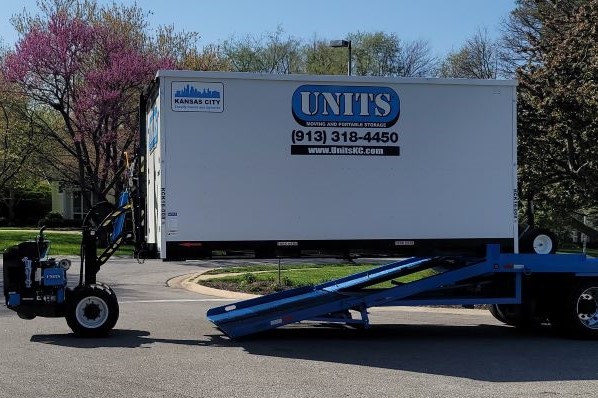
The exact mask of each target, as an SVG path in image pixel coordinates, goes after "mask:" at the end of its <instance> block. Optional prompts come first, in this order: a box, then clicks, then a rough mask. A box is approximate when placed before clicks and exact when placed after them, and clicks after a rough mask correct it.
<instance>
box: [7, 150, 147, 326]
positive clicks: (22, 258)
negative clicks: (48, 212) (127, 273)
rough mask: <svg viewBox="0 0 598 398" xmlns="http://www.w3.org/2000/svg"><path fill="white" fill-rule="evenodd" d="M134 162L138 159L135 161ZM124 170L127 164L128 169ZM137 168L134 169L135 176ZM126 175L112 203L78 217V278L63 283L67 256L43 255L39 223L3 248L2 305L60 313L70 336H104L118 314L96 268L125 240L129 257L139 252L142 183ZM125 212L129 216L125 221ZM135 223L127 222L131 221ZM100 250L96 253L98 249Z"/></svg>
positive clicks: (25, 313)
mask: <svg viewBox="0 0 598 398" xmlns="http://www.w3.org/2000/svg"><path fill="white" fill-rule="evenodd" d="M136 164H139V162H137V163H136ZM128 169H129V170H130V171H132V170H133V167H131V168H128ZM139 173H142V171H139V170H136V175H137V176H139V175H140V174H139ZM127 174H129V182H128V188H127V189H126V190H125V191H124V192H123V193H121V195H120V198H119V203H118V206H114V205H111V204H108V203H107V202H102V203H99V204H97V205H96V206H94V207H93V208H92V209H91V210H90V211H89V213H88V214H87V215H86V217H85V219H84V221H83V236H82V240H81V252H80V256H81V266H80V270H79V281H78V283H77V284H76V285H75V286H73V284H70V286H69V285H68V284H67V272H66V271H67V270H68V269H69V268H70V266H71V262H70V260H68V259H62V260H57V259H55V258H50V257H48V252H49V248H50V242H49V241H48V240H47V239H46V238H45V236H44V229H45V227H42V228H41V230H40V231H39V235H38V236H37V237H36V238H35V239H34V240H32V241H26V242H21V243H19V244H18V245H15V246H11V247H9V248H8V249H6V250H5V251H4V256H3V262H4V263H3V278H4V298H5V300H6V306H7V307H8V308H9V309H11V310H13V311H16V312H17V314H18V315H19V317H21V318H23V319H33V318H35V317H38V316H39V317H64V318H66V322H67V324H68V326H69V327H70V328H71V329H72V330H73V332H74V333H75V334H76V335H79V336H83V337H99V336H104V335H106V334H108V332H110V330H112V328H113V327H114V325H115V324H116V321H117V320H118V315H119V306H118V301H117V299H116V295H115V294H114V291H113V290H112V289H111V288H110V287H109V286H108V285H106V284H104V283H101V282H98V281H97V279H96V276H97V274H98V271H99V270H100V267H101V266H102V265H103V264H105V263H106V261H108V259H109V258H110V257H111V256H112V255H113V254H114V253H115V252H116V250H117V249H118V248H119V247H120V246H121V245H122V244H123V243H125V242H130V241H131V240H133V239H134V241H135V256H136V257H137V258H139V257H140V255H141V254H140V253H141V252H142V247H141V245H142V244H141V243H140V242H141V240H140V239H137V238H135V237H136V236H141V234H142V233H143V228H144V225H143V224H144V223H143V222H142V220H143V213H142V212H143V201H142V200H140V195H141V194H142V193H141V190H142V189H143V188H144V184H141V186H139V184H138V181H139V178H136V179H134V178H133V177H132V176H133V173H132V172H131V173H127ZM127 215H131V216H132V221H131V222H129V221H128V220H126V216H127ZM135 219H136V221H137V222H133V221H135ZM100 246H101V247H103V249H101V250H102V251H101V253H100V254H98V252H99V248H100Z"/></svg>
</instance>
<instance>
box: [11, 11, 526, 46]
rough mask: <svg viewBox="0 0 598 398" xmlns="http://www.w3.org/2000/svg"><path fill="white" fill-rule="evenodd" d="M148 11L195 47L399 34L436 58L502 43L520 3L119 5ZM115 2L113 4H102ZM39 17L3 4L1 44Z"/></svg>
mask: <svg viewBox="0 0 598 398" xmlns="http://www.w3.org/2000/svg"><path fill="white" fill-rule="evenodd" d="M116 2H117V3H122V4H127V5H130V4H133V3H135V2H136V3H137V4H138V5H139V6H140V7H141V8H142V9H143V10H145V11H151V12H152V14H151V15H150V16H149V18H148V20H149V22H150V25H151V27H154V28H155V27H157V26H159V25H171V24H174V26H175V29H176V30H178V31H195V32H198V33H199V34H200V36H201V38H200V40H199V42H198V44H199V46H200V47H203V46H204V45H207V44H217V43H218V42H221V41H223V40H226V39H230V38H231V37H237V38H243V37H245V36H247V35H255V36H259V35H261V34H264V33H267V32H273V31H275V30H276V29H277V28H278V27H279V26H280V27H282V29H283V30H284V33H285V36H287V35H289V36H293V37H296V38H298V39H303V40H306V41H307V40H311V39H313V38H314V37H315V38H318V39H325V40H335V39H343V38H345V36H346V35H347V33H355V32H358V31H360V32H378V31H382V32H385V33H395V34H397V35H398V37H399V38H401V39H403V40H407V41H413V40H420V39H422V40H425V41H427V42H428V43H429V44H430V48H431V50H432V53H433V55H435V56H439V57H442V56H445V55H446V54H447V53H448V52H450V51H454V50H457V49H459V48H460V47H461V45H463V44H464V43H465V41H466V40H467V39H468V38H470V37H472V36H473V35H474V34H475V33H476V32H477V31H478V30H479V29H487V32H488V36H489V37H490V38H495V37H498V36H499V34H500V24H501V22H502V21H503V20H504V19H505V18H506V17H507V16H508V14H509V12H510V11H511V10H512V9H513V8H514V7H515V0H373V1H372V0H370V1H363V0H361V1H357V0H344V1H340V0H300V1H297V2H286V1H283V0H252V1H243V0H212V1H205V0H137V1H135V0H120V1H116ZM99 3H112V0H99ZM24 8H25V9H27V10H28V11H29V12H31V13H35V12H36V10H37V7H36V1H35V0H2V6H1V7H0V38H2V40H3V42H4V44H5V45H8V46H9V47H12V46H13V45H14V43H15V42H16V41H17V39H18V36H17V34H16V32H15V31H14V29H13V27H12V25H11V24H10V17H11V16H12V15H14V14H15V13H19V12H21V11H22V10H23V9H24Z"/></svg>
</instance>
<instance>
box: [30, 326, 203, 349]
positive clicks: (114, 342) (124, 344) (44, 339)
mask: <svg viewBox="0 0 598 398" xmlns="http://www.w3.org/2000/svg"><path fill="white" fill-rule="evenodd" d="M31 342H33V343H42V344H51V345H57V346H62V347H74V348H99V347H113V348H138V347H142V346H146V345H148V344H154V343H166V344H178V345H187V346H198V345H201V342H200V341H198V340H174V339H158V338H153V337H151V334H150V332H148V331H145V330H122V329H114V330H112V332H111V333H110V335H109V336H107V337H101V338H84V337H78V336H76V335H74V334H73V333H68V334H48V335H34V336H31Z"/></svg>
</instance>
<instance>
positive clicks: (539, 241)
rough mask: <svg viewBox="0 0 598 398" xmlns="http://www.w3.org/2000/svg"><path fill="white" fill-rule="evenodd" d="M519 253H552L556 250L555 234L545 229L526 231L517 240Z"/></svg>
mask: <svg viewBox="0 0 598 398" xmlns="http://www.w3.org/2000/svg"><path fill="white" fill-rule="evenodd" d="M519 245H520V249H519V251H520V252H521V253H535V254H554V253H556V251H557V246H558V245H557V239H556V235H555V234H553V233H552V232H550V231H548V230H546V229H532V230H530V231H527V232H526V233H525V234H524V235H523V236H522V237H521V239H520V241H519Z"/></svg>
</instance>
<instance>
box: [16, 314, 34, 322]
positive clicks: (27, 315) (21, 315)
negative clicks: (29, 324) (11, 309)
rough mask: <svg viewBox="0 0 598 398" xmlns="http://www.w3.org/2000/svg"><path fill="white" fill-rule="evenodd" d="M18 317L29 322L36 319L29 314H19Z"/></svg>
mask: <svg viewBox="0 0 598 398" xmlns="http://www.w3.org/2000/svg"><path fill="white" fill-rule="evenodd" d="M17 315H18V317H19V318H21V319H25V320H27V321H30V320H32V319H35V317H36V316H35V315H34V314H31V313H29V312H17Z"/></svg>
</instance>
